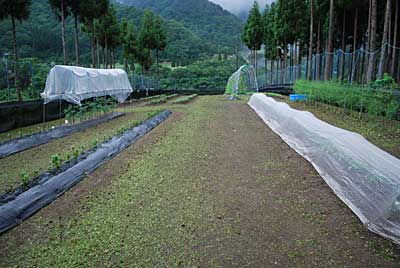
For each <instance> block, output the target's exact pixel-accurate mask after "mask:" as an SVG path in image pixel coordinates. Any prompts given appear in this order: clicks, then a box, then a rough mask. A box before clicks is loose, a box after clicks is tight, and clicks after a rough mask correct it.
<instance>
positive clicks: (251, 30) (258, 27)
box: [242, 2, 263, 50]
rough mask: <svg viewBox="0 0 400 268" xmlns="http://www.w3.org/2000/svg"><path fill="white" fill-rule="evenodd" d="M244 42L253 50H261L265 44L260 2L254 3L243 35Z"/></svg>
mask: <svg viewBox="0 0 400 268" xmlns="http://www.w3.org/2000/svg"><path fill="white" fill-rule="evenodd" d="M242 40H243V42H244V43H245V44H246V46H247V47H248V48H249V49H251V50H260V49H261V45H262V44H263V23H262V17H261V14H260V7H259V5H258V2H254V5H253V8H252V9H251V10H250V15H249V18H248V19H247V22H246V25H245V26H244V31H243V35H242Z"/></svg>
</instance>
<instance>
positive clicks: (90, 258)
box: [0, 96, 400, 267]
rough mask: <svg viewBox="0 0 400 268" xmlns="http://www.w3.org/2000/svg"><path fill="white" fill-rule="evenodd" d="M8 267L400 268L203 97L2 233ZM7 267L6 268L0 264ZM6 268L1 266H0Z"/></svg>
mask: <svg viewBox="0 0 400 268" xmlns="http://www.w3.org/2000/svg"><path fill="white" fill-rule="evenodd" d="M0 244H1V245H3V246H4V249H5V250H4V251H3V253H2V254H0V264H1V263H4V264H5V267H7V265H10V266H19V267H25V266H26V267H36V266H42V267H43V266H46V265H50V266H54V267H55V266H57V267H79V266H82V265H85V266H86V267H95V266H98V267H99V265H100V266H102V267H399V263H400V259H399V251H398V248H397V247H396V246H394V245H392V244H391V243H390V242H388V241H386V240H384V239H381V238H380V237H377V236H375V235H373V234H371V233H370V232H368V231H367V230H366V229H365V228H364V227H363V226H362V225H361V223H360V222H359V221H358V219H357V218H356V217H355V216H354V215H353V214H352V212H351V211H350V210H349V209H348V208H347V207H346V206H345V205H343V204H342V202H341V201H340V200H339V199H338V198H337V197H336V196H335V195H334V194H333V192H332V191H331V190H330V188H329V187H328V186H327V185H326V184H325V183H324V181H323V180H322V178H321V177H320V176H319V175H318V174H317V173H316V171H315V170H314V169H313V168H312V166H311V165H310V164H309V163H308V162H307V161H306V160H304V159H303V158H301V157H300V156H299V155H297V154H296V153H295V152H294V151H293V150H291V149H290V148H289V147H288V146H287V145H286V144H285V143H284V142H283V141H282V140H281V139H280V138H279V137H278V136H277V135H275V134H274V133H273V132H272V131H271V130H270V129H269V128H268V127H267V126H266V125H265V124H264V123H263V122H262V121H261V120H260V119H259V118H258V117H257V115H256V114H255V113H254V112H253V111H252V110H251V109H250V108H249V107H248V106H247V105H246V103H245V102H244V101H239V102H229V101H225V100H224V99H223V97H221V96H213V97H211V96H210V97H200V98H198V99H197V100H196V101H195V102H193V103H191V104H190V105H187V106H185V108H179V112H176V113H175V114H174V116H173V117H172V118H171V119H169V120H168V121H167V122H166V123H165V124H163V125H162V126H160V127H158V128H156V129H155V130H154V131H153V132H152V133H151V134H150V135H148V136H146V137H145V138H144V139H142V140H141V142H140V143H139V144H137V145H135V146H131V147H130V148H129V149H127V150H126V151H124V152H123V153H122V154H121V155H119V156H118V157H116V158H115V159H113V160H112V161H110V162H109V163H107V164H106V165H105V166H103V167H102V168H100V169H99V170H98V171H96V172H95V173H94V174H92V175H91V176H89V177H88V178H87V179H86V180H84V181H83V182H82V183H80V184H79V185H77V186H76V187H74V189H72V190H71V191H69V192H68V193H67V194H65V195H64V196H62V197H61V198H60V199H59V200H57V201H56V202H54V203H53V204H51V205H50V206H48V207H46V208H45V209H43V210H42V211H40V212H39V213H38V214H36V215H35V216H34V217H33V218H32V219H30V220H28V221H26V222H24V223H23V224H21V225H20V226H19V227H17V228H15V229H13V230H11V231H10V232H8V233H6V234H4V235H2V236H0ZM0 266H1V265H0ZM1 267H3V266H1Z"/></svg>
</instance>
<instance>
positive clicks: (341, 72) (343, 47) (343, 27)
mask: <svg viewBox="0 0 400 268" xmlns="http://www.w3.org/2000/svg"><path fill="white" fill-rule="evenodd" d="M342 23H343V25H342V51H343V54H342V56H341V60H340V81H343V79H344V61H345V59H346V54H345V53H346V10H345V9H343V22H342Z"/></svg>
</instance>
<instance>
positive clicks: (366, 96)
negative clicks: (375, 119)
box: [295, 80, 400, 119]
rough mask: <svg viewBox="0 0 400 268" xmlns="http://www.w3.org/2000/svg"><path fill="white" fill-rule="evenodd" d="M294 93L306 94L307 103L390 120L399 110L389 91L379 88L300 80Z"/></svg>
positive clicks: (395, 99)
mask: <svg viewBox="0 0 400 268" xmlns="http://www.w3.org/2000/svg"><path fill="white" fill-rule="evenodd" d="M295 91H296V93H297V94H306V95H307V97H308V100H309V101H315V102H323V103H328V104H330V105H336V106H339V107H342V108H343V109H345V110H346V109H347V110H352V111H360V112H366V113H368V114H370V115H375V116H385V117H387V118H391V119H393V118H395V117H396V115H397V112H398V111H399V110H400V100H399V99H398V98H396V96H395V95H394V94H393V92H392V91H391V90H386V91H383V90H382V88H381V87H378V88H377V89H374V88H366V87H360V86H354V85H349V84H339V83H335V82H310V81H305V80H300V81H297V82H296V84H295Z"/></svg>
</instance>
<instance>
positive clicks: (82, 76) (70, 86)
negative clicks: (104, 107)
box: [41, 65, 133, 104]
mask: <svg viewBox="0 0 400 268" xmlns="http://www.w3.org/2000/svg"><path fill="white" fill-rule="evenodd" d="M132 92H133V90H132V86H131V84H130V83H129V79H128V75H127V74H126V72H125V71H124V70H121V69H90V68H82V67H75V66H63V65H56V66H54V67H53V68H52V69H51V70H50V73H49V75H48V76H47V80H46V88H45V90H44V92H43V93H42V94H41V96H42V98H44V99H45V103H49V102H51V101H54V100H59V99H64V100H66V101H68V102H71V103H75V104H80V103H81V101H82V100H85V99H89V98H94V97H101V96H112V97H113V98H115V99H116V100H118V102H120V103H122V102H125V100H126V99H127V98H128V97H129V95H130V94H131V93H132Z"/></svg>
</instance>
